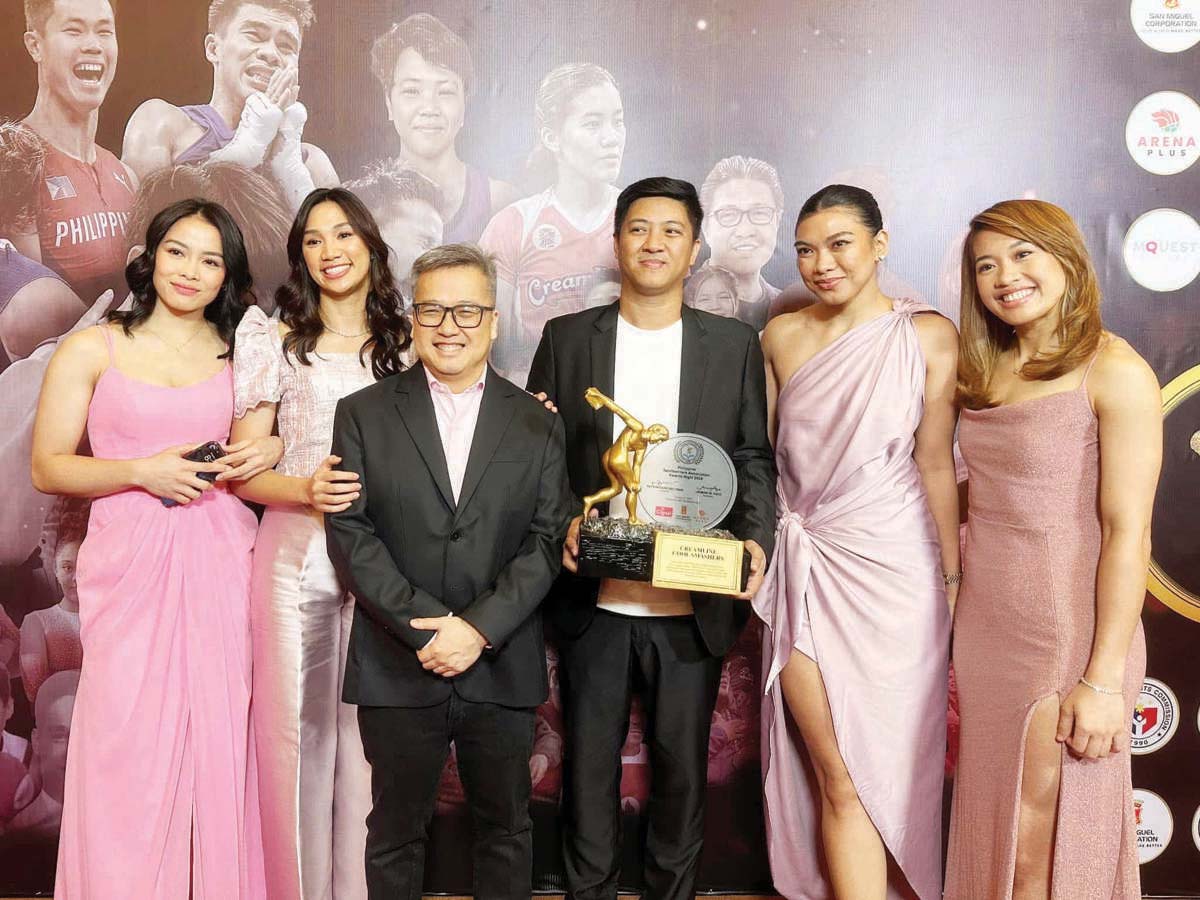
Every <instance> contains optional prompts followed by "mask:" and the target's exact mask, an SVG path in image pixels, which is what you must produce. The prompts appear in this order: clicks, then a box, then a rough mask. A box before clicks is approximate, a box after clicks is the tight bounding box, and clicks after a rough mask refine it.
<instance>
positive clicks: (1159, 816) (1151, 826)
mask: <svg viewBox="0 0 1200 900" xmlns="http://www.w3.org/2000/svg"><path fill="white" fill-rule="evenodd" d="M1133 828H1134V831H1135V832H1136V833H1137V851H1138V862H1139V863H1141V864H1142V865H1145V864H1146V863H1148V862H1151V861H1153V860H1156V859H1158V858H1159V857H1160V856H1162V852H1163V851H1164V850H1166V849H1167V845H1168V844H1169V843H1171V835H1172V834H1173V833H1174V831H1175V819H1174V818H1173V817H1172V816H1171V809H1170V807H1168V806H1167V802H1166V801H1165V800H1163V798H1162V797H1160V796H1158V794H1156V793H1154V792H1153V791H1145V790H1142V789H1141V788H1134V791H1133Z"/></svg>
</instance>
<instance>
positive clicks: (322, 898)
mask: <svg viewBox="0 0 1200 900" xmlns="http://www.w3.org/2000/svg"><path fill="white" fill-rule="evenodd" d="M365 362H366V365H363V364H362V362H360V361H359V357H358V354H357V353H330V354H325V355H318V354H311V355H310V356H309V363H310V364H309V365H303V364H301V363H300V362H299V361H298V360H297V359H296V357H295V356H294V355H288V356H286V357H285V356H284V353H283V345H282V341H281V340H280V337H279V323H278V322H277V321H276V320H275V319H272V318H269V317H268V316H267V315H266V314H265V313H264V312H263V311H262V310H261V309H259V308H258V307H251V308H250V309H248V310H247V311H246V314H245V316H244V317H243V319H242V323H241V325H240V326H239V327H238V334H237V352H236V354H235V357H234V380H235V384H234V400H235V411H236V413H237V415H239V416H241V415H244V414H245V413H246V411H247V410H250V409H253V408H254V407H255V406H257V405H258V404H260V403H263V402H274V403H278V406H277V407H276V422H277V424H278V431H279V436H280V437H281V438H282V439H283V443H284V453H283V458H282V459H281V460H280V461H279V465H278V466H277V467H276V468H277V471H278V472H280V473H281V474H284V475H292V476H296V477H300V478H306V477H308V476H309V475H311V474H312V472H313V470H314V469H316V467H317V466H318V465H319V464H320V462H321V461H322V460H323V459H324V458H325V457H326V456H328V455H329V448H330V444H331V443H332V440H333V414H334V410H335V409H336V408H337V402H338V400H340V399H341V398H342V397H345V396H346V395H347V394H350V393H352V392H354V391H356V390H358V389H360V388H363V387H366V386H367V385H370V384H374V382H375V378H374V375H373V374H372V372H371V368H370V364H371V361H370V355H369V354H368V355H367V356H366V358H365ZM353 611H354V601H353V599H352V598H351V597H350V596H349V594H347V593H346V591H345V590H344V588H343V587H342V586H341V584H339V582H338V578H337V575H336V573H335V572H334V570H333V564H332V563H331V562H330V560H329V554H328V552H327V550H326V547H325V528H324V522H323V520H322V517H321V514H320V513H317V512H314V511H312V510H310V509H308V508H307V507H306V508H297V507H293V508H285V507H272V508H270V509H268V510H267V511H266V512H265V513H264V514H263V519H262V524H261V525H260V526H259V531H258V537H257V540H256V541H255V544H254V565H253V574H252V577H251V591H250V625H251V636H252V641H253V647H254V703H253V706H252V712H253V716H254V726H255V733H256V737H257V742H256V743H257V754H258V765H259V773H260V783H261V802H262V818H263V845H264V851H265V853H266V867H267V876H268V885H269V888H270V891H269V895H270V898H271V900H365V897H366V896H367V881H366V862H365V860H366V841H367V825H366V820H367V814H368V813H369V812H370V811H371V767H370V766H369V765H368V763H367V761H366V758H365V757H364V756H363V750H362V740H361V738H360V737H359V734H358V717H357V709H356V707H354V706H351V705H349V704H346V703H343V702H342V700H341V695H342V676H343V674H344V670H345V663H346V647H347V641H348V638H349V634H350V623H351V620H352V617H353Z"/></svg>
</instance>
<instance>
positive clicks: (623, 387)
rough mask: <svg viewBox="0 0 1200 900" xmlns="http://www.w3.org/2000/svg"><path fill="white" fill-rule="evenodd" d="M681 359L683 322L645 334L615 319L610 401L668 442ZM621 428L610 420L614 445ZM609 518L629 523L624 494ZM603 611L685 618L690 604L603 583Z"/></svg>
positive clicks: (674, 596) (625, 584)
mask: <svg viewBox="0 0 1200 900" xmlns="http://www.w3.org/2000/svg"><path fill="white" fill-rule="evenodd" d="M682 353H683V320H682V319H680V320H678V321H676V322H675V323H674V324H672V325H668V326H667V327H666V328H659V329H655V330H646V329H644V328H637V327H636V326H634V325H630V324H629V323H628V322H626V321H625V319H624V318H623V317H622V316H619V315H618V316H617V345H616V366H615V369H614V371H613V400H615V401H616V402H617V405H618V406H621V407H623V408H624V409H626V410H628V411H629V413H630V414H631V415H633V416H635V417H636V418H637V419H638V420H639V421H640V422H641V423H642V424H643V425H647V426H648V425H665V426H666V427H667V430H668V431H669V432H670V433H671V435H672V437H673V436H674V435H675V433H676V431H678V430H679V378H680V374H679V370H680V365H681V358H682ZM624 428H625V423H624V422H623V421H622V420H621V417H620V416H616V415H614V416H613V433H612V439H613V441H614V442H615V441H616V439H617V437H618V436H619V435H620V434H621V432H622V431H623V430H624ZM608 509H609V515H610V516H612V517H613V518H615V519H624V518H628V515H629V514H628V512H627V511H626V509H625V492H624V491H622V492H621V493H620V494H618V495H617V496H616V497H613V499H612V500H610V501H609V504H608ZM596 605H597V606H599V607H600V608H601V609H606V610H608V611H609V612H614V613H620V614H621V615H625V616H688V615H691V614H692V598H691V595H690V594H689V593H688V592H687V591H675V590H669V589H667V588H656V587H654V586H652V585H651V584H650V583H649V582H646V581H624V580H622V579H617V578H605V579H603V580H602V581H601V582H600V596H599V598H598V600H597V603H596Z"/></svg>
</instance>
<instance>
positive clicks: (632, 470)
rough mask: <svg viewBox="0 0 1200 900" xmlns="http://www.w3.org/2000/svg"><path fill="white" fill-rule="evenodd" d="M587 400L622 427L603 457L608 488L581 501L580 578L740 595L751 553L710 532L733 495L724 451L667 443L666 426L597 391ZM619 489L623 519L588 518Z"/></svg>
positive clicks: (688, 441) (679, 440) (699, 439)
mask: <svg viewBox="0 0 1200 900" xmlns="http://www.w3.org/2000/svg"><path fill="white" fill-rule="evenodd" d="M585 398H586V399H587V401H588V403H589V404H591V406H592V407H593V408H594V409H600V408H601V407H606V408H608V409H609V410H611V411H612V413H613V415H615V416H618V417H619V418H620V419H621V420H622V421H624V423H625V428H624V429H623V430H622V431H621V433H620V434H619V435H618V437H617V440H616V442H615V443H614V444H613V446H612V447H611V448H609V449H608V450H607V451H606V452H605V454H604V456H603V457H602V460H601V461H602V464H603V467H604V472H605V474H606V475H607V476H608V478H609V484H608V486H607V487H605V488H603V489H601V490H599V491H597V492H596V493H594V494H591V495H590V496H588V497H585V498H584V507H583V521H582V522H581V523H580V530H579V574H581V575H585V576H590V577H595V578H624V579H629V580H632V581H649V582H651V583H652V584H654V585H655V586H656V587H666V588H676V589H681V590H692V591H703V592H707V593H714V594H734V593H738V592H740V591H742V590H745V586H746V582H747V580H748V579H749V576H750V554H749V553H748V552H747V551H746V549H745V547H744V545H743V542H742V541H739V540H738V539H736V538H735V537H734V536H733V535H732V534H730V533H729V532H727V531H720V530H718V529H716V528H714V526H715V525H716V524H717V523H718V522H720V521H721V520H722V519H723V518H724V517H725V515H726V514H727V513H728V512H729V510H730V509H731V508H732V507H733V501H734V498H735V496H736V493H737V473H736V471H735V469H734V466H733V461H732V460H731V459H730V458H729V454H727V453H726V452H725V451H724V449H723V448H722V447H721V446H720V444H718V443H716V442H715V441H713V440H711V439H709V438H706V437H704V436H703V435H698V434H679V435H676V436H675V437H673V438H672V437H670V436H669V434H668V433H667V429H666V428H665V427H664V426H663V425H646V424H643V423H642V422H640V421H638V420H637V419H636V418H635V417H634V416H633V415H631V414H630V413H629V412H627V411H626V410H624V409H622V408H621V407H620V406H618V405H617V404H616V403H615V402H613V401H612V400H611V399H610V398H608V397H606V396H604V395H603V394H602V393H600V391H598V390H597V389H596V388H588V390H587V393H586V394H585ZM622 491H624V493H625V497H624V501H625V508H626V510H627V512H628V518H613V517H609V516H602V517H600V518H589V516H588V513H589V511H590V510H591V509H592V507H593V506H594V505H595V504H597V503H601V502H604V501H608V500H612V499H614V498H615V497H617V496H618V495H619V494H620V493H621V492H622ZM639 513H641V515H639Z"/></svg>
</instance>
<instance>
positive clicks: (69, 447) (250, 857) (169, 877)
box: [33, 200, 274, 900]
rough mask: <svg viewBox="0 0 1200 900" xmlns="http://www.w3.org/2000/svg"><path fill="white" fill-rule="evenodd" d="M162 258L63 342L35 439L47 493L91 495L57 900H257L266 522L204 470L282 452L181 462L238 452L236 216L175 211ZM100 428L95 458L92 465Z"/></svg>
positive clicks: (155, 245)
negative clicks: (258, 635)
mask: <svg viewBox="0 0 1200 900" xmlns="http://www.w3.org/2000/svg"><path fill="white" fill-rule="evenodd" d="M146 246H147V249H146V251H145V253H143V254H142V255H141V256H139V257H138V258H137V259H135V260H134V261H133V263H131V264H130V267H129V271H128V275H129V281H130V288H131V290H132V291H133V295H134V306H133V309H132V310H131V311H130V312H129V313H123V314H122V313H117V314H112V315H110V323H109V324H107V325H101V326H98V327H95V328H90V329H86V330H84V331H81V332H79V333H77V334H74V335H72V336H70V337H68V338H67V339H66V340H64V341H63V342H62V343H61V344H60V345H59V347H58V350H57V351H56V352H55V355H54V358H53V360H52V361H51V363H50V366H49V369H48V370H47V374H46V380H45V384H44V386H43V389H42V396H41V402H40V405H39V408H38V416H37V424H36V426H35V429H34V443H33V479H34V483H35V484H36V485H37V487H38V489H39V490H42V491H46V492H52V493H61V494H67V495H70V496H76V497H92V498H94V500H93V503H92V509H91V518H90V522H89V525H88V532H87V537H86V538H85V539H84V542H83V545H82V547H81V548H80V551H79V557H78V566H77V572H76V580H77V590H78V597H79V608H80V622H81V640H82V644H83V654H84V658H83V668H82V674H81V676H80V679H79V688H78V694H77V696H76V702H75V711H74V717H73V719H72V726H71V738H70V748H69V751H68V754H67V757H68V758H67V772H66V785H65V792H64V800H63V817H62V831H61V840H60V844H59V858H58V875H57V880H56V884H55V896H56V897H57V898H60V900H111V898H114V897H130V898H133V897H136V898H139V900H140V898H147V900H152V898H153V900H157V898H162V900H178V898H185V897H189V896H190V897H192V898H195V900H244V898H259V897H262V896H264V895H265V886H264V878H263V870H262V857H261V851H260V839H261V835H260V833H259V831H260V829H259V822H258V812H257V809H256V807H255V801H256V794H255V791H254V767H253V761H254V758H253V754H252V750H251V742H250V740H251V736H250V717H249V707H250V676H251V671H250V628H249V622H248V595H249V576H250V549H251V545H252V544H253V541H254V530H255V519H254V515H253V513H251V512H250V510H248V509H247V508H246V507H245V506H243V505H242V503H241V502H240V501H239V500H238V499H237V498H236V497H234V496H233V495H232V494H231V493H229V491H228V490H227V489H226V486H225V484H224V483H223V482H221V481H218V482H217V483H216V484H213V485H210V484H208V483H207V482H205V481H203V480H200V479H199V478H198V477H197V476H198V475H200V474H202V473H212V474H213V475H221V476H222V477H225V478H228V477H230V476H242V475H246V474H248V473H252V472H253V471H254V470H255V469H257V468H258V467H260V466H261V465H263V464H269V463H270V462H274V460H273V459H272V460H269V461H266V462H264V461H263V460H262V459H261V458H259V457H257V456H256V453H257V452H258V451H257V449H256V445H251V444H246V445H245V446H238V445H234V446H232V447H228V448H227V449H228V450H230V451H231V452H230V453H229V455H228V456H226V457H225V460H223V461H222V462H220V463H195V462H191V461H189V460H186V459H184V458H183V454H185V453H187V452H188V451H189V450H191V449H192V448H194V447H196V446H197V445H198V444H201V443H204V442H206V441H219V442H226V441H227V440H228V434H229V424H230V421H231V418H232V415H233V376H232V372H231V370H230V367H229V363H228V361H227V356H228V352H227V351H228V345H229V343H230V341H231V339H232V337H233V332H234V328H235V326H236V325H237V321H238V319H239V318H240V316H241V314H242V312H243V311H244V309H245V305H244V304H245V299H244V298H245V297H246V295H247V294H248V292H249V288H250V275H249V269H248V267H247V263H246V255H245V250H244V248H243V244H242V240H241V234H240V232H239V231H238V229H237V226H236V224H234V222H233V219H232V218H231V217H230V216H229V214H228V213H227V212H226V211H225V210H224V209H223V208H221V207H220V206H216V205H215V204H211V203H207V202H204V201H198V200H189V201H182V202H180V203H177V204H174V205H172V206H170V207H168V208H167V209H165V210H163V211H162V212H161V213H159V214H158V215H157V216H156V217H155V218H154V220H153V221H152V222H151V224H150V227H149V230H148V233H147V236H146ZM85 426H86V431H87V438H88V440H89V442H90V445H91V450H92V453H93V454H94V456H92V457H88V456H80V455H78V454H77V447H78V446H79V444H80V442H81V440H82V438H83V436H84V429H85ZM164 448H165V449H164ZM166 500H169V501H171V502H172V504H173V505H170V506H168V505H166V502H165V501H166Z"/></svg>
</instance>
